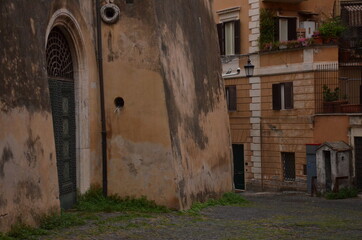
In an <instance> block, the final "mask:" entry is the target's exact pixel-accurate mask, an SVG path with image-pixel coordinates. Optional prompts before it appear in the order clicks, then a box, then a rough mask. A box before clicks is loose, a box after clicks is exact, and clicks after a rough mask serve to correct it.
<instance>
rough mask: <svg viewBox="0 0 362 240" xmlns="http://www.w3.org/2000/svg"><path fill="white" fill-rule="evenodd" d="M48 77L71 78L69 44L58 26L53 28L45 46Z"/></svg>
mask: <svg viewBox="0 0 362 240" xmlns="http://www.w3.org/2000/svg"><path fill="white" fill-rule="evenodd" d="M46 60H47V72H48V76H49V77H55V78H64V79H73V61H72V54H71V51H70V47H69V44H68V42H67V39H66V38H65V36H64V34H63V33H62V32H61V31H60V29H58V28H53V29H52V31H51V32H50V34H49V37H48V43H47V48H46Z"/></svg>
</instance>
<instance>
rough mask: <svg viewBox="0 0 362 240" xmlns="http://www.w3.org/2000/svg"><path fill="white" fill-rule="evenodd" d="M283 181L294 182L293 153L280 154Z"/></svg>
mask: <svg viewBox="0 0 362 240" xmlns="http://www.w3.org/2000/svg"><path fill="white" fill-rule="evenodd" d="M282 163H283V176H284V181H295V153H291V152H282Z"/></svg>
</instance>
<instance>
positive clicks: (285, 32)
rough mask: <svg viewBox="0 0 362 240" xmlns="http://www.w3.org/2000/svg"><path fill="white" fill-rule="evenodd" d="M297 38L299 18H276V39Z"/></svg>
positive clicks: (288, 39) (287, 39)
mask: <svg viewBox="0 0 362 240" xmlns="http://www.w3.org/2000/svg"><path fill="white" fill-rule="evenodd" d="M296 39H297V18H286V17H281V18H275V19H274V41H280V42H282V41H290V40H296Z"/></svg>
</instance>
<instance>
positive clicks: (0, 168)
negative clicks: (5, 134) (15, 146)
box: [0, 146, 14, 178]
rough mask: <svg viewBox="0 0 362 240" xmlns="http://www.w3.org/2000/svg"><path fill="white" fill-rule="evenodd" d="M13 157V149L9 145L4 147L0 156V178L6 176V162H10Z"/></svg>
mask: <svg viewBox="0 0 362 240" xmlns="http://www.w3.org/2000/svg"><path fill="white" fill-rule="evenodd" d="M13 158H14V155H13V152H12V151H11V149H10V147H9V146H6V147H5V148H4V149H3V153H2V155H1V158H0V178H4V176H5V173H4V167H5V163H7V162H9V161H10V160H12V159H13Z"/></svg>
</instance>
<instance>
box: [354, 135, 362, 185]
mask: <svg viewBox="0 0 362 240" xmlns="http://www.w3.org/2000/svg"><path fill="white" fill-rule="evenodd" d="M354 149H355V150H354V151H355V152H354V154H355V168H356V184H357V188H358V189H359V190H362V137H355V138H354Z"/></svg>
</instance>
